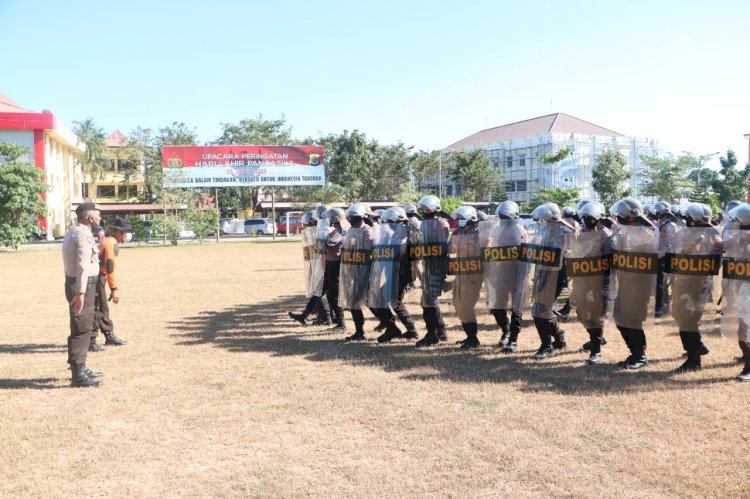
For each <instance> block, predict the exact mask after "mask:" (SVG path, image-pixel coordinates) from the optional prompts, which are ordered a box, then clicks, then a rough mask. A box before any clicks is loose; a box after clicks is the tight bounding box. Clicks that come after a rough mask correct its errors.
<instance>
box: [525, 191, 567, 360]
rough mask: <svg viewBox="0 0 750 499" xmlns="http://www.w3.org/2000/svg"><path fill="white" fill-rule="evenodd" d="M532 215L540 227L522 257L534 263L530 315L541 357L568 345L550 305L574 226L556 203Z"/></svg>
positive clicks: (542, 207)
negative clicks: (535, 330) (537, 337)
mask: <svg viewBox="0 0 750 499" xmlns="http://www.w3.org/2000/svg"><path fill="white" fill-rule="evenodd" d="M532 216H533V217H535V218H536V219H537V220H539V230H537V231H536V235H535V236H534V239H533V241H532V242H531V243H530V244H526V245H525V246H523V247H522V254H521V259H522V260H525V261H527V262H529V263H533V264H534V280H533V288H532V299H533V304H532V307H531V315H532V316H533V317H534V325H535V326H536V329H537V333H539V339H540V340H541V345H540V347H539V350H537V352H536V353H535V354H534V358H535V359H537V360H542V359H546V358H547V357H550V356H552V355H554V352H555V349H563V348H565V347H566V346H567V343H566V342H565V331H563V330H562V329H561V328H560V326H559V325H558V323H557V317H556V316H555V314H554V313H553V312H552V309H553V306H554V303H555V299H556V297H557V286H558V274H559V273H560V271H561V269H562V266H563V258H564V256H565V252H566V250H567V248H568V244H569V241H570V237H571V236H572V235H573V234H575V228H574V227H573V226H571V225H570V224H569V223H568V222H566V221H565V220H564V219H563V217H562V212H561V211H560V208H559V207H558V206H557V204H555V203H544V204H543V205H541V206H538V207H537V208H535V209H534V211H533V212H532ZM553 339H554V342H553Z"/></svg>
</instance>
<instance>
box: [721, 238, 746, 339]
mask: <svg viewBox="0 0 750 499" xmlns="http://www.w3.org/2000/svg"><path fill="white" fill-rule="evenodd" d="M724 236H725V237H724V262H723V270H722V296H721V335H722V336H723V337H724V338H727V339H730V340H734V341H745V342H747V341H750V230H731V229H730V230H725V231H724Z"/></svg>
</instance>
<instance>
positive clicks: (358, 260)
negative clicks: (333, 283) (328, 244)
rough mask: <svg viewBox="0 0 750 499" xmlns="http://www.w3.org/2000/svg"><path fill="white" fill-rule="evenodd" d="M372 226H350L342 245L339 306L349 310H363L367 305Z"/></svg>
mask: <svg viewBox="0 0 750 499" xmlns="http://www.w3.org/2000/svg"><path fill="white" fill-rule="evenodd" d="M371 253H372V228H371V227H369V226H367V225H365V226H364V227H361V228H354V227H352V228H350V229H349V230H348V231H346V234H344V243H343V244H342V245H341V270H340V271H339V306H340V307H341V308H344V309H347V310H362V308H364V307H366V306H367V296H368V291H369V288H370V256H371Z"/></svg>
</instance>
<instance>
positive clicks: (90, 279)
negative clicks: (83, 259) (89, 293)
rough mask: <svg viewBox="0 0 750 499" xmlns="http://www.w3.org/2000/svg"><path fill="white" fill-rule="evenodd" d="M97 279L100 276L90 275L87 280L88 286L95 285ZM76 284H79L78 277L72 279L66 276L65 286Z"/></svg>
mask: <svg viewBox="0 0 750 499" xmlns="http://www.w3.org/2000/svg"><path fill="white" fill-rule="evenodd" d="M97 277H98V276H95V275H90V276H89V277H88V279H87V280H86V284H93V283H94V282H95V281H96V278H97ZM76 282H78V278H77V277H75V276H73V277H70V276H67V275H66V276H65V284H75V283H76Z"/></svg>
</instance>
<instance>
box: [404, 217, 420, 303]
mask: <svg viewBox="0 0 750 499" xmlns="http://www.w3.org/2000/svg"><path fill="white" fill-rule="evenodd" d="M404 213H406V217H407V218H408V223H407V224H406V226H407V228H408V229H409V233H410V234H411V233H413V232H418V231H419V225H420V224H421V223H422V217H421V216H420V215H419V212H418V211H417V205H414V204H407V205H406V206H404ZM407 256H408V255H407ZM410 262H411V265H410V266H411V280H410V282H409V283H408V284H407V285H406V292H407V293H408V292H409V291H411V290H412V289H413V288H414V283H415V282H416V281H417V279H418V280H419V282H420V283H421V282H422V262H421V260H416V259H411V258H410Z"/></svg>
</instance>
